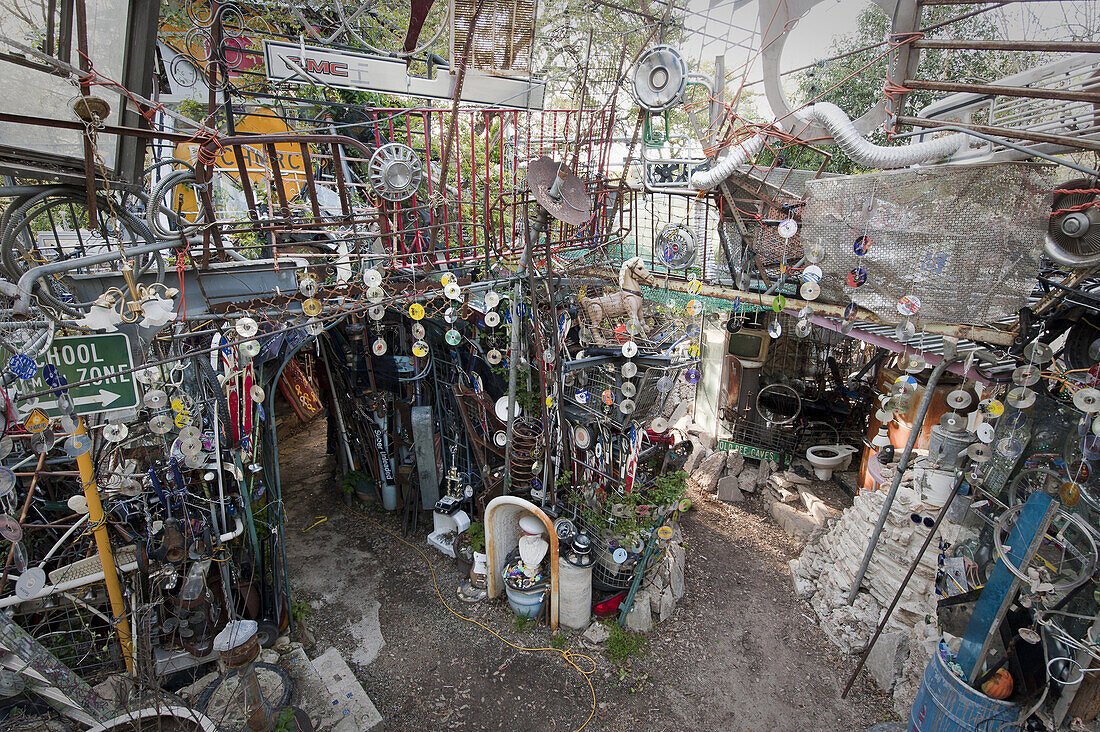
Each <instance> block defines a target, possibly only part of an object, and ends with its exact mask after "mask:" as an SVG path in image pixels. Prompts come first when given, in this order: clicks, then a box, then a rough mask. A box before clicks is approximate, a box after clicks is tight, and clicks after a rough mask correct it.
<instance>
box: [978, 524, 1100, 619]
mask: <svg viewBox="0 0 1100 732" xmlns="http://www.w3.org/2000/svg"><path fill="white" fill-rule="evenodd" d="M1023 508H1024V504H1023V503H1019V504H1017V505H1015V506H1013V507H1011V508H1009V509H1008V510H1007V511H1005V512H1004V513H1002V514H1001V515H1000V517H998V519H997V522H996V524H995V525H994V527H993V546H994V551H995V553H996V554H995V555H996V556H997V557H998V558H999V559H1001V560H1002V561H1003V562H1004V564H1005V567H1006V568H1007V569H1008V571H1009V572H1011V573H1012V574H1013V575H1015V576H1016V577H1019V578H1020V579H1021V580H1023V581H1024V582H1026V583H1028V584H1029V585H1030V586H1031V588H1032V590H1033V591H1036V592H1039V593H1043V592H1046V593H1051V594H1052V596H1054V597H1063V596H1064V595H1065V594H1066V593H1067V592H1069V591H1070V590H1072V589H1073V588H1075V587H1077V586H1078V585H1080V584H1082V583H1084V582H1086V581H1087V580H1088V579H1089V578H1090V577H1091V576H1092V573H1093V572H1095V571H1096V566H1097V562H1098V560H1100V556H1098V554H1097V547H1096V538H1095V536H1094V534H1093V531H1092V529H1091V527H1090V526H1089V525H1088V524H1087V523H1086V522H1085V520H1084V519H1082V518H1081V517H1080V516H1078V515H1076V514H1071V513H1067V512H1065V511H1063V510H1062V509H1058V513H1057V514H1056V515H1055V517H1054V519H1053V520H1052V521H1051V522H1050V526H1048V527H1047V530H1046V533H1045V534H1044V535H1043V539H1042V541H1041V542H1040V544H1039V548H1038V550H1036V552H1035V556H1034V557H1033V558H1032V559H1031V560H1030V561H1028V562H1026V563H1024V564H1022V565H1021V566H1016V564H1015V563H1014V562H1012V561H1011V560H1010V558H1009V552H1010V551H1011V549H1013V548H1015V549H1018V550H1020V549H1022V547H1009V546H1008V545H1006V544H1005V542H1006V541H1007V540H1008V537H1009V535H1010V533H1011V531H1012V528H1013V527H1014V526H1015V525H1016V520H1017V519H1018V518H1019V516H1020V512H1021V511H1022V510H1023Z"/></svg>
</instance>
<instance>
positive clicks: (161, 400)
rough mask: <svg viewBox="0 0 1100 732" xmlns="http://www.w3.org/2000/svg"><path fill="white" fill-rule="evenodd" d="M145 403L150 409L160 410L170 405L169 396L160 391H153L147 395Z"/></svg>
mask: <svg viewBox="0 0 1100 732" xmlns="http://www.w3.org/2000/svg"><path fill="white" fill-rule="evenodd" d="M143 402H144V404H145V406H147V407H149V408H150V409H160V408H161V407H164V406H167V405H168V395H167V394H165V393H164V392H163V391H161V390H160V389H153V390H152V391H148V392H146V393H145V399H144V400H143Z"/></svg>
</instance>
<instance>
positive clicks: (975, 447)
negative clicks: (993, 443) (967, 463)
mask: <svg viewBox="0 0 1100 732" xmlns="http://www.w3.org/2000/svg"><path fill="white" fill-rule="evenodd" d="M966 454H967V455H968V456H969V457H970V459H971V460H973V461H974V462H976V463H987V462H989V461H990V460H992V459H993V450H991V449H990V448H989V445H983V444H982V443H980V442H975V443H973V444H972V445H970V447H968V448H966Z"/></svg>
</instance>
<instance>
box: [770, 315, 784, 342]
mask: <svg viewBox="0 0 1100 732" xmlns="http://www.w3.org/2000/svg"><path fill="white" fill-rule="evenodd" d="M768 335H770V336H771V337H772V338H778V337H779V336H781V335H783V324H782V323H780V322H779V319H778V318H777V319H775V320H773V321H772V322H770V323H768Z"/></svg>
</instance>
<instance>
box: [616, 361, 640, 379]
mask: <svg viewBox="0 0 1100 732" xmlns="http://www.w3.org/2000/svg"><path fill="white" fill-rule="evenodd" d="M619 373H621V374H622V375H623V378H624V379H633V378H634V377H635V376H636V375H637V373H638V364H636V363H634V362H633V361H627V362H626V363H624V364H623V365H622V367H621V368H620V369H619Z"/></svg>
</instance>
